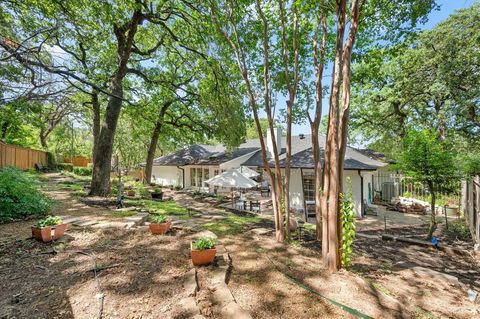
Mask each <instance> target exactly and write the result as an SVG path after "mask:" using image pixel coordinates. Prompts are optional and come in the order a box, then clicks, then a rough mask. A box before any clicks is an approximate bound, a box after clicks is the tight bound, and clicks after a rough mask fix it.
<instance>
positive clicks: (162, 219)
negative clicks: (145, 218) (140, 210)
mask: <svg viewBox="0 0 480 319" xmlns="http://www.w3.org/2000/svg"><path fill="white" fill-rule="evenodd" d="M149 219H150V221H151V222H152V223H157V224H162V223H166V222H167V220H168V218H167V216H165V215H150V218H149Z"/></svg>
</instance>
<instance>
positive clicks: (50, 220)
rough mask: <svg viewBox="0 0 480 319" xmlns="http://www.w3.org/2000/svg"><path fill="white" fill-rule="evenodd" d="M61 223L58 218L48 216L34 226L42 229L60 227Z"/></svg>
mask: <svg viewBox="0 0 480 319" xmlns="http://www.w3.org/2000/svg"><path fill="white" fill-rule="evenodd" d="M61 223H62V219H61V218H60V217H57V216H48V217H46V218H44V219H41V220H39V221H38V223H37V224H36V225H35V226H37V227H40V228H42V227H48V226H55V225H60V224H61Z"/></svg>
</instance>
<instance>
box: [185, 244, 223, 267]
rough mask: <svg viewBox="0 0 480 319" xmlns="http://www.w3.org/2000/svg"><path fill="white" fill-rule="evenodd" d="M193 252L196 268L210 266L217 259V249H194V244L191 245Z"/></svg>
mask: <svg viewBox="0 0 480 319" xmlns="http://www.w3.org/2000/svg"><path fill="white" fill-rule="evenodd" d="M191 250H192V262H193V265H195V266H203V265H209V264H211V263H212V262H213V260H214V259H215V255H216V254H217V249H216V248H215V247H214V248H211V249H194V248H193V243H192V244H191Z"/></svg>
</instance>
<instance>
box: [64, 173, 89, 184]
mask: <svg viewBox="0 0 480 319" xmlns="http://www.w3.org/2000/svg"><path fill="white" fill-rule="evenodd" d="M61 173H62V175H63V176H67V177H71V178H75V179H77V180H80V181H83V182H90V181H91V180H92V176H81V175H77V174H75V173H73V172H67V171H62V172H61Z"/></svg>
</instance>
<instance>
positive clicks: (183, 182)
mask: <svg viewBox="0 0 480 319" xmlns="http://www.w3.org/2000/svg"><path fill="white" fill-rule="evenodd" d="M177 168H178V169H181V170H182V188H185V168H183V167H180V166H178V165H177Z"/></svg>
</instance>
